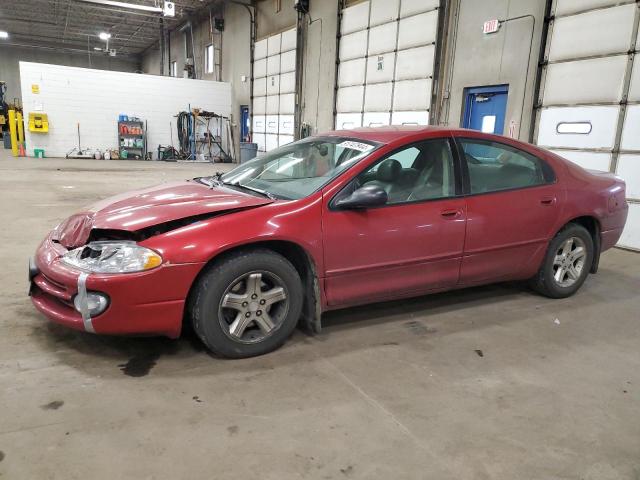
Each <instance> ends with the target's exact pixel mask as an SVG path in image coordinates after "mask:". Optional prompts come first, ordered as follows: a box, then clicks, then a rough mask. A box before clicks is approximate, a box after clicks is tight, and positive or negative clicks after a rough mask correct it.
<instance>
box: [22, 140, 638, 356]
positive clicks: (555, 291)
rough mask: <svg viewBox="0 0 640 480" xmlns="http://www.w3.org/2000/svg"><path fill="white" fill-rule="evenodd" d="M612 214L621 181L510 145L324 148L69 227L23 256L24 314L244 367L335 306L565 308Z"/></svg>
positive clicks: (608, 234)
mask: <svg viewBox="0 0 640 480" xmlns="http://www.w3.org/2000/svg"><path fill="white" fill-rule="evenodd" d="M627 210H628V206H627V203H626V201H625V184H624V182H623V181H622V180H620V179H619V178H618V177H616V176H614V175H611V174H607V173H594V172H588V171H586V170H583V169H582V168H580V167H578V166H576V165H574V164H573V163H570V162H568V161H566V160H564V159H562V158H560V157H558V156H556V155H554V154H552V153H550V152H547V151H545V150H542V149H540V148H537V147H534V146H532V145H528V144H524V143H521V142H517V141H514V140H511V139H508V138H504V137H498V136H494V135H486V134H482V133H478V132H474V131H466V130H457V129H439V128H432V127H384V128H373V129H356V130H351V131H336V132H330V133H327V134H325V135H321V136H316V137H311V138H307V139H304V140H301V141H299V142H295V143H292V144H289V145H286V146H284V147H281V148H279V149H277V150H274V151H272V152H270V153H268V154H267V155H265V156H263V157H261V158H258V159H256V160H253V161H251V162H248V163H245V164H242V165H240V166H239V167H237V168H236V169H235V170H233V171H231V172H229V173H227V174H225V175H214V176H212V177H203V178H195V179H192V180H188V181H184V182H177V183H171V184H167V185H162V186H159V187H153V188H149V189H145V190H140V191H137V192H133V193H128V194H124V195H120V196H116V197H113V198H110V199H108V200H105V201H103V202H100V203H97V204H95V205H93V206H92V207H91V208H89V209H87V210H86V211H83V212H80V213H78V214H76V215H73V216H71V217H70V218H68V219H67V220H65V221H63V222H62V223H61V224H60V225H58V226H57V227H56V228H55V229H54V230H53V231H51V233H50V234H49V235H48V236H47V237H46V238H45V239H44V241H43V242H42V244H41V245H40V246H39V247H38V250H37V252H36V255H35V259H34V260H33V261H32V262H31V264H30V268H29V277H30V280H31V298H32V300H33V303H34V305H35V306H36V308H37V309H38V310H40V311H41V312H43V313H44V314H45V315H46V316H47V317H49V318H50V319H51V320H52V321H54V322H57V323H61V324H63V325H67V326H69V327H71V328H75V329H78V330H85V331H87V332H93V333H98V334H136V335H137V334H149V335H154V334H155V335H165V336H168V337H172V338H175V337H178V336H179V335H180V332H181V329H182V325H183V321H186V322H190V323H191V324H192V325H193V328H194V330H195V331H196V333H197V334H198V336H199V337H200V338H201V339H202V341H203V342H204V343H205V344H206V345H207V347H209V348H210V349H211V350H212V351H213V352H215V353H217V354H219V355H223V356H228V357H248V356H253V355H260V354H263V353H266V352H269V351H271V350H274V349H276V348H278V347H279V346H280V345H282V344H283V343H284V342H285V341H286V339H287V338H288V337H289V336H290V334H291V333H292V331H293V329H294V328H295V326H296V324H298V323H299V322H301V323H303V324H304V325H306V326H307V327H309V328H311V329H312V330H314V331H319V329H320V317H321V314H322V312H324V311H327V310H331V309H337V308H343V307H346V306H352V305H358V304H365V303H371V302H380V301H384V300H392V299H399V298H404V297H412V296H417V295H423V294H427V293H432V292H439V291H443V290H450V289H455V288H462V287H467V286H471V285H480V284H486V283H492V282H500V281H505V280H525V279H528V280H529V281H530V284H531V286H532V287H533V288H534V289H535V290H537V291H538V292H540V293H542V294H544V295H547V296H549V297H553V298H561V297H567V296H569V295H572V294H573V293H575V292H576V290H578V288H580V286H581V285H582V283H583V282H584V281H585V279H586V277H587V275H588V274H589V273H590V272H591V273H595V272H596V271H597V268H598V260H599V257H600V254H601V253H602V252H603V251H605V250H607V249H609V248H611V247H612V246H613V245H615V243H616V242H617V240H618V238H619V237H620V235H621V233H622V229H623V227H624V224H625V221H626V217H627Z"/></svg>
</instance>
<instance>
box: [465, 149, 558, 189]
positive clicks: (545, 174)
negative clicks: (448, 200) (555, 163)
mask: <svg viewBox="0 0 640 480" xmlns="http://www.w3.org/2000/svg"><path fill="white" fill-rule="evenodd" d="M459 142H460V145H461V147H462V152H463V154H464V161H465V162H466V164H467V171H468V172H469V183H470V193H472V194H473V193H487V192H497V191H500V190H512V189H517V188H526V187H532V186H536V185H543V184H545V183H550V182H551V181H553V179H554V175H553V171H552V170H551V168H550V167H549V166H548V165H547V164H546V163H545V162H543V161H542V160H540V159H539V158H537V157H535V156H533V155H531V154H530V153H527V152H525V151H522V150H519V149H517V148H514V147H511V146H509V145H505V144H502V143H497V142H491V141H484V140H476V139H464V138H463V139H459Z"/></svg>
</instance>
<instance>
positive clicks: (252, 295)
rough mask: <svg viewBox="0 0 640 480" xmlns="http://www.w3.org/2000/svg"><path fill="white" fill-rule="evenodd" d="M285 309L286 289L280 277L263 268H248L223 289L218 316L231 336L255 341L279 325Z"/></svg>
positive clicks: (242, 341)
mask: <svg viewBox="0 0 640 480" xmlns="http://www.w3.org/2000/svg"><path fill="white" fill-rule="evenodd" d="M288 309H289V298H288V293H287V289H286V286H285V284H284V282H283V281H282V280H281V279H280V277H278V276H277V275H275V274H273V273H271V272H266V271H258V272H250V273H247V274H244V275H242V276H241V277H239V278H237V279H235V280H234V281H233V282H232V283H231V285H229V287H228V288H227V289H226V291H225V293H224V295H223V296H222V299H221V300H220V306H219V314H218V318H219V320H220V323H221V325H222V328H223V331H224V332H225V333H226V334H227V336H229V337H230V338H231V339H232V340H234V341H236V342H240V343H258V342H261V341H263V340H264V339H265V338H267V337H269V336H271V335H272V334H273V333H274V332H275V331H276V330H277V329H278V328H279V327H280V326H281V325H282V323H283V322H284V320H285V318H286V316H287V311H288Z"/></svg>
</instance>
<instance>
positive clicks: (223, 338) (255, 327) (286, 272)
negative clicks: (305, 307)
mask: <svg viewBox="0 0 640 480" xmlns="http://www.w3.org/2000/svg"><path fill="white" fill-rule="evenodd" d="M302 296H303V290H302V282H301V280H300V276H299V275H298V272H297V270H296V269H295V267H294V266H293V265H292V264H291V263H290V262H289V261H288V260H287V259H286V258H284V257H283V256H282V255H279V254H277V253H275V252H272V251H270V250H266V249H256V250H250V251H243V252H238V253H234V254H231V255H230V256H228V257H227V258H225V259H224V260H222V261H221V262H216V263H213V264H212V265H211V266H210V267H208V269H207V270H206V271H205V272H204V273H203V274H202V275H201V277H200V278H199V280H198V282H197V283H196V285H195V286H194V292H193V296H192V301H191V306H190V307H191V308H190V313H191V321H192V325H193V329H194V331H195V332H196V334H197V335H198V337H199V338H200V339H201V340H202V342H203V343H204V344H205V345H206V346H207V347H208V348H209V349H210V350H211V351H212V352H213V353H215V354H217V355H219V356H223V357H229V358H247V357H254V356H257V355H263V354H265V353H269V352H271V351H273V350H276V349H277V348H279V347H280V346H281V345H282V344H284V343H285V342H286V340H287V339H288V338H289V336H290V335H291V333H292V332H293V330H294V328H295V326H296V324H297V323H298V319H299V318H300V313H301V310H302V302H303V298H302Z"/></svg>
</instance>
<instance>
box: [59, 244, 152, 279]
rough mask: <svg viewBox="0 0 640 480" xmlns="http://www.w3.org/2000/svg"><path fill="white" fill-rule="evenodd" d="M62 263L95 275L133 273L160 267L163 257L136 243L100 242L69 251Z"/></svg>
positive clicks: (63, 257)
mask: <svg viewBox="0 0 640 480" xmlns="http://www.w3.org/2000/svg"><path fill="white" fill-rule="evenodd" d="M62 262H63V263H65V264H67V265H70V266H72V267H76V268H79V269H80V270H85V271H88V272H93V273H132V272H142V271H144V270H150V269H152V268H155V267H157V266H159V265H160V264H161V263H162V257H161V256H160V254H159V253H157V252H154V251H153V250H150V249H148V248H145V247H141V246H140V245H138V244H136V243H135V242H126V241H124V242H123V241H99V242H90V243H88V244H87V245H85V246H84V247H79V248H76V249H74V250H70V251H68V252H67V253H65V254H64V255H63V256H62Z"/></svg>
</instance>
